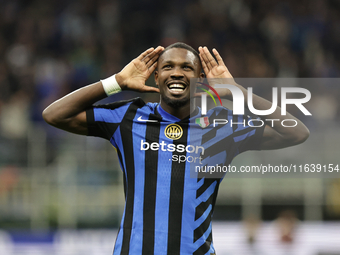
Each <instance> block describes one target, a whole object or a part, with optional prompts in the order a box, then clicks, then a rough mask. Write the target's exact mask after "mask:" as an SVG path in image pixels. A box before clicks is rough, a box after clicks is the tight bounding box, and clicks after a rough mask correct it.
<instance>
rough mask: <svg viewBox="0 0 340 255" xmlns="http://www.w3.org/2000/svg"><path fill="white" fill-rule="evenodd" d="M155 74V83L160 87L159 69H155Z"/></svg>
mask: <svg viewBox="0 0 340 255" xmlns="http://www.w3.org/2000/svg"><path fill="white" fill-rule="evenodd" d="M154 75H155V83H156V85H157V87H158V71H157V70H156V71H155V73H154Z"/></svg>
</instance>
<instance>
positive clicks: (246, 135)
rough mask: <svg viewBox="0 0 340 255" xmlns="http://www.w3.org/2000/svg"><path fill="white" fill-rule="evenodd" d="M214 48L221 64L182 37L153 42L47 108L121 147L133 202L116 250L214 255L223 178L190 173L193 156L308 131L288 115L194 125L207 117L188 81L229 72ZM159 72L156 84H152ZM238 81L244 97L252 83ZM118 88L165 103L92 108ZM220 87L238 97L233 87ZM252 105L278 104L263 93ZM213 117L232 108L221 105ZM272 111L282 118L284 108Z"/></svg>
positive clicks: (227, 154) (73, 127) (61, 122)
mask: <svg viewBox="0 0 340 255" xmlns="http://www.w3.org/2000/svg"><path fill="white" fill-rule="evenodd" d="M212 52H213V54H214V56H215V58H216V60H217V61H216V60H215V59H214V57H213V55H212V54H211V53H210V52H209V50H208V49H207V48H206V47H200V48H199V53H198V52H197V51H195V50H194V49H193V48H191V47H190V46H188V45H186V44H184V43H175V44H173V45H170V46H168V47H167V48H165V49H164V48H163V47H160V46H159V47H157V48H156V49H154V48H150V49H148V50H146V51H145V52H143V53H142V54H141V55H140V56H138V57H137V58H136V59H134V60H132V61H131V62H130V63H129V64H128V65H127V66H125V67H124V68H123V69H122V70H121V71H120V72H119V73H117V74H116V75H114V76H111V77H109V78H107V79H105V80H102V81H99V82H97V83H94V84H92V85H88V86H86V87H83V88H81V89H78V90H77V91H75V92H73V93H70V94H69V95H66V96H65V97H63V98H61V99H59V100H57V101H56V102H54V103H52V104H51V105H50V106H48V107H47V108H46V109H45V110H44V112H43V117H44V119H45V120H46V121H47V122H48V123H49V124H51V125H53V126H55V127H58V128H61V129H64V130H66V131H69V132H73V133H77V134H82V135H90V136H98V137H102V138H105V139H107V140H109V141H110V142H111V144H112V145H113V146H114V147H115V148H116V149H117V153H118V157H119V161H120V164H121V168H122V171H123V174H124V191H125V200H126V203H125V209H124V214H123V218H122V222H121V225H120V228H119V232H118V235H117V240H116V244H115V249H114V254H133V255H137V254H157V255H160V254H171V255H172V254H215V249H214V246H213V243H212V229H211V219H212V214H213V210H214V204H215V200H216V196H217V192H218V187H219V185H220V182H221V181H222V178H201V177H197V178H191V177H190V164H189V163H196V164H198V165H200V166H204V165H209V164H219V165H228V164H229V163H230V162H231V160H232V159H233V158H234V157H235V156H236V155H237V154H239V153H241V152H243V151H246V150H250V149H252V150H261V149H276V148H283V147H287V146H292V145H295V144H299V143H301V142H303V141H304V140H306V139H307V137H308V135H309V131H308V129H307V128H306V127H305V126H304V125H303V123H302V122H301V121H299V120H298V119H296V118H295V117H293V116H292V115H290V114H288V115H287V116H286V118H289V119H294V120H295V121H296V122H297V125H296V126H295V127H293V128H284V127H282V126H281V125H276V126H274V127H271V125H270V123H268V125H264V126H263V127H260V128H256V127H252V126H243V125H242V124H241V123H240V124H238V125H236V126H232V127H231V126H229V125H218V126H216V127H213V125H211V124H209V121H207V122H205V125H204V126H200V125H199V124H197V123H199V122H200V119H201V118H202V114H201V112H200V109H199V108H198V107H197V108H195V110H194V111H193V112H191V109H193V108H191V107H190V104H191V102H192V100H190V90H192V89H194V88H192V87H191V86H190V78H199V77H203V76H204V75H203V73H202V68H203V70H204V72H205V75H206V77H207V78H229V79H232V76H231V74H230V73H229V71H228V69H227V67H226V66H225V64H224V63H223V60H222V58H221V57H220V55H219V53H218V52H217V50H215V49H213V51H212ZM153 72H154V74H155V81H156V84H157V86H158V88H154V87H149V86H146V85H145V81H146V80H147V79H148V78H149V77H150V75H151V74H152V73H153ZM235 86H237V87H238V88H239V89H240V90H241V91H242V92H243V94H244V95H245V98H247V90H246V89H244V88H243V87H242V86H240V85H238V84H236V83H235ZM120 90H134V91H139V92H159V93H160V102H159V103H145V102H144V101H143V100H141V99H140V98H137V99H131V100H128V101H120V102H114V103H111V104H107V105H99V106H93V104H94V103H95V102H97V101H98V100H100V99H103V98H105V97H107V96H108V95H111V94H113V93H118V92H119V91H120ZM218 93H219V95H220V96H221V97H224V98H231V92H230V91H229V90H227V89H219V91H218ZM253 105H254V107H255V108H256V109H259V110H261V109H269V108H270V107H271V103H270V102H269V101H267V100H265V99H263V98H261V97H258V96H256V95H254V96H253ZM206 116H207V117H208V120H209V119H210V118H213V117H214V116H233V115H232V111H230V110H228V109H226V108H223V107H216V108H214V109H212V110H209V111H208V112H207V114H206ZM232 118H235V120H236V122H237V120H241V119H242V118H243V119H247V118H248V117H246V116H237V115H235V116H233V117H232ZM266 118H268V119H278V120H282V116H281V115H280V110H279V109H277V110H276V111H274V112H273V113H272V114H270V115H269V116H266ZM195 120H199V121H198V122H196V121H195ZM205 120H207V119H205ZM239 122H240V121H239ZM210 123H211V122H210ZM203 127H204V128H203Z"/></svg>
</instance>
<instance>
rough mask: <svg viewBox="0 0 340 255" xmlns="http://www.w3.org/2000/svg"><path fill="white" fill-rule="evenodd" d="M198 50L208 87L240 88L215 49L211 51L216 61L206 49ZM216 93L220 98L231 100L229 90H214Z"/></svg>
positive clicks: (200, 48)
mask: <svg viewBox="0 0 340 255" xmlns="http://www.w3.org/2000/svg"><path fill="white" fill-rule="evenodd" d="M198 50H199V54H200V59H201V63H202V68H203V70H204V72H205V75H206V78H207V79H208V82H209V85H210V86H212V87H214V85H216V84H225V83H228V84H232V85H235V86H238V87H241V86H240V85H238V84H236V82H235V81H234V78H233V76H232V75H231V73H230V72H229V70H228V68H227V67H226V65H225V64H224V62H223V59H222V57H221V56H220V54H219V53H218V51H217V50H216V49H213V50H212V52H213V54H214V56H215V58H216V59H215V58H214V57H213V56H212V54H211V53H210V51H209V50H208V48H207V47H205V46H204V47H199V48H198ZM216 91H217V93H218V95H219V96H220V97H221V98H228V99H230V98H231V95H232V94H231V92H230V90H229V89H216Z"/></svg>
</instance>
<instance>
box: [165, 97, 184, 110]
mask: <svg viewBox="0 0 340 255" xmlns="http://www.w3.org/2000/svg"><path fill="white" fill-rule="evenodd" d="M162 101H163V102H164V103H166V104H167V105H169V106H170V107H172V108H180V107H183V106H185V105H186V104H188V103H189V101H190V99H188V98H181V99H172V98H169V97H167V96H165V95H162Z"/></svg>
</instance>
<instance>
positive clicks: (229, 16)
mask: <svg viewBox="0 0 340 255" xmlns="http://www.w3.org/2000/svg"><path fill="white" fill-rule="evenodd" d="M176 41H183V42H186V43H188V44H189V45H191V46H193V47H194V48H197V47H198V46H200V45H206V46H208V47H209V48H213V47H215V48H217V49H218V50H219V51H220V53H221V55H222V57H223V58H224V60H225V63H226V65H227V66H228V68H229V69H230V71H231V73H232V74H233V75H234V77H252V78H253V77H339V76H340V2H339V1H337V0H299V1H296V0H285V1H283V0H282V1H281V0H275V1H273V0H196V1H194V0H181V1H180V0H173V1H153V0H138V1H137V0H124V1H123V0H81V1H80V0H49V1H43V0H35V1H34V0H0V130H1V132H2V135H5V136H7V137H13V138H16V137H20V136H23V135H24V134H25V132H26V131H27V126H28V125H30V123H32V121H33V123H34V122H35V121H40V120H42V118H41V112H42V110H43V109H44V108H45V107H46V106H47V105H48V104H49V103H51V102H52V101H54V100H56V99H57V98H60V97H61V96H63V95H65V94H66V93H68V92H71V91H73V90H75V89H77V88H79V87H82V86H84V85H87V84H90V83H92V82H95V81H97V80H99V79H100V78H105V77H107V76H109V75H112V74H114V73H116V72H118V71H119V70H121V68H122V67H123V66H124V65H126V64H127V63H128V62H129V61H130V60H131V59H132V58H134V57H136V56H137V55H139V54H140V52H142V51H144V50H145V49H147V48H149V47H150V46H157V45H163V46H167V45H169V44H171V43H173V42H176ZM317 96H319V97H321V98H320V100H321V101H320V100H319V101H320V104H321V105H322V106H323V107H326V109H327V111H328V113H330V114H329V116H328V118H330V119H336V118H338V117H339V115H340V113H339V103H338V100H336V99H337V96H339V92H338V89H337V87H336V86H335V85H334V84H331V85H329V87H327V88H324V89H322V90H321V91H320V89H318V93H317ZM319 101H317V100H316V102H319ZM316 104H317V103H316ZM327 106H328V108H327Z"/></svg>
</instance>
